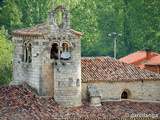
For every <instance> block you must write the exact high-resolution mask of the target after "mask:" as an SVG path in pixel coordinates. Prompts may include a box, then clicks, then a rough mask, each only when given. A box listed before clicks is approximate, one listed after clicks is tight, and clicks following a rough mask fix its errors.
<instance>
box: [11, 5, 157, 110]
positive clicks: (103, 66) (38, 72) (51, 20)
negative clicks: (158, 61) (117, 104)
mask: <svg viewBox="0 0 160 120" xmlns="http://www.w3.org/2000/svg"><path fill="white" fill-rule="evenodd" d="M12 35H13V41H14V75H13V77H14V80H13V81H12V82H11V83H10V84H11V85H21V84H27V85H28V87H30V89H31V90H33V91H34V92H35V93H36V94H38V95H39V96H47V97H54V99H55V101H56V102H57V103H58V104H61V105H64V106H67V107H75V106H81V105H82V100H83V101H90V105H91V106H101V102H105V101H116V100H121V99H128V100H137V101H160V82H159V81H160V74H157V73H153V72H151V71H148V70H144V69H140V68H138V67H136V66H134V65H131V64H127V63H124V62H121V61H119V60H117V59H114V58H111V57H86V58H81V42H80V38H81V36H82V33H80V32H77V31H75V30H73V29H71V28H70V13H69V11H67V10H66V9H64V8H63V7H62V6H56V7H54V8H53V9H51V10H50V11H49V12H48V21H47V22H46V23H42V24H39V25H36V26H32V27H28V28H24V29H19V30H15V31H13V32H12Z"/></svg>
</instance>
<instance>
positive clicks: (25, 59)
mask: <svg viewBox="0 0 160 120" xmlns="http://www.w3.org/2000/svg"><path fill="white" fill-rule="evenodd" d="M24 49H25V52H24V61H25V62H27V60H28V50H27V43H25V48H24Z"/></svg>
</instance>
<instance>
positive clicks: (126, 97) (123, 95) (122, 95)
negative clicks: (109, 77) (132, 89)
mask: <svg viewBox="0 0 160 120" xmlns="http://www.w3.org/2000/svg"><path fill="white" fill-rule="evenodd" d="M121 99H128V93H127V92H126V91H123V92H122V94H121Z"/></svg>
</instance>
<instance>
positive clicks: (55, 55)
mask: <svg viewBox="0 0 160 120" xmlns="http://www.w3.org/2000/svg"><path fill="white" fill-rule="evenodd" d="M50 58H51V59H55V60H57V59H58V44H57V43H54V44H53V45H52V48H51V56H50Z"/></svg>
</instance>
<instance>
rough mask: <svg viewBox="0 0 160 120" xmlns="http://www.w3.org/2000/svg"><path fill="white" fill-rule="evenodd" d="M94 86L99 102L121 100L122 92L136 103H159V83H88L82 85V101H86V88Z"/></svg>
mask: <svg viewBox="0 0 160 120" xmlns="http://www.w3.org/2000/svg"><path fill="white" fill-rule="evenodd" d="M92 84H93V85H96V86H97V88H98V90H99V93H100V95H101V101H112V100H113V101H115V100H121V94H122V92H123V91H126V92H127V93H128V99H130V100H136V101H160V82H159V81H156V80H154V81H143V82H142V81H135V82H90V83H89V82H88V83H82V99H83V100H87V99H89V98H88V93H87V86H88V85H92Z"/></svg>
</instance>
